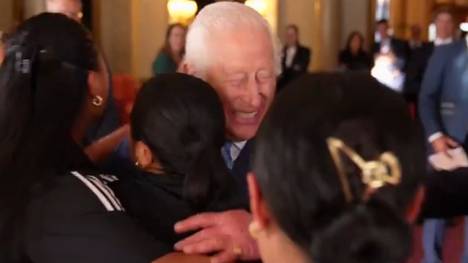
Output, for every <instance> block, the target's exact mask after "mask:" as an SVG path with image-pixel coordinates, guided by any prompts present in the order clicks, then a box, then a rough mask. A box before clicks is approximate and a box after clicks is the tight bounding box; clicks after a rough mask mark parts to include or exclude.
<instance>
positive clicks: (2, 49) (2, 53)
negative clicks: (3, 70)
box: [0, 42, 5, 65]
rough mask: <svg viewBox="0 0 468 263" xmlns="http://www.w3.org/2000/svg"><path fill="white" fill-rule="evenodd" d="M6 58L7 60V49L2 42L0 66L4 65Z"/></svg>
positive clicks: (0, 45) (0, 44)
mask: <svg viewBox="0 0 468 263" xmlns="http://www.w3.org/2000/svg"><path fill="white" fill-rule="evenodd" d="M4 58H5V47H4V45H3V43H1V42H0V65H2V62H3V59H4Z"/></svg>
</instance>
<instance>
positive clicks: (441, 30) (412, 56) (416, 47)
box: [403, 9, 455, 116]
mask: <svg viewBox="0 0 468 263" xmlns="http://www.w3.org/2000/svg"><path fill="white" fill-rule="evenodd" d="M434 24H435V28H436V38H435V40H434V41H433V42H429V43H427V42H422V40H421V28H420V27H419V26H418V25H413V26H412V27H411V39H410V41H409V46H410V53H409V58H408V63H407V66H406V72H405V73H406V78H405V86H404V89H403V95H404V96H405V98H406V100H407V101H408V102H409V103H411V104H412V106H413V105H414V109H415V113H416V114H415V116H419V114H418V113H417V109H418V96H419V92H420V90H421V83H422V80H423V77H424V72H425V71H426V67H427V63H428V61H429V58H430V57H431V55H432V53H433V50H434V48H435V47H439V46H442V45H447V44H450V43H452V42H453V39H454V34H455V23H454V21H453V15H452V13H451V12H450V11H449V10H448V9H440V10H438V11H437V12H436V13H435V15H434Z"/></svg>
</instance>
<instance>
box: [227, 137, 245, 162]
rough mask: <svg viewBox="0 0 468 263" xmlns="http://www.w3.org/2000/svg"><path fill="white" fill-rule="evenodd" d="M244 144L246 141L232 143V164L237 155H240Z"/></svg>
mask: <svg viewBox="0 0 468 263" xmlns="http://www.w3.org/2000/svg"><path fill="white" fill-rule="evenodd" d="M246 143H247V141H240V142H233V143H232V147H231V158H232V161H233V162H234V161H235V160H237V158H239V155H240V153H241V151H242V149H244V147H245V144H246Z"/></svg>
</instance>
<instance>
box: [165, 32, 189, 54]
mask: <svg viewBox="0 0 468 263" xmlns="http://www.w3.org/2000/svg"><path fill="white" fill-rule="evenodd" d="M185 33H186V32H185V29H184V28H183V27H181V26H174V28H172V30H171V32H170V34H169V39H168V41H169V46H170V47H171V50H172V51H173V52H175V53H180V52H182V50H183V49H184V46H185Z"/></svg>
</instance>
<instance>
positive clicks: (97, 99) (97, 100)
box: [91, 95, 104, 107]
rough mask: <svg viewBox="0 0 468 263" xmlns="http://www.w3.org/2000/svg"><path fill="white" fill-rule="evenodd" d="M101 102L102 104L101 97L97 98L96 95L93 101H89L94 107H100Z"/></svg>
mask: <svg viewBox="0 0 468 263" xmlns="http://www.w3.org/2000/svg"><path fill="white" fill-rule="evenodd" d="M103 102H104V99H103V98H102V97H101V96H97V95H96V96H94V97H93V100H92V101H91V103H92V104H93V105H94V106H96V107H100V106H102V103H103Z"/></svg>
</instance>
